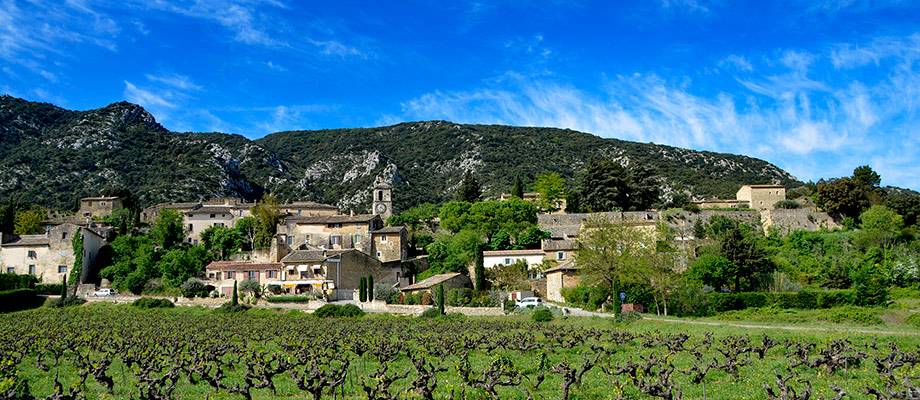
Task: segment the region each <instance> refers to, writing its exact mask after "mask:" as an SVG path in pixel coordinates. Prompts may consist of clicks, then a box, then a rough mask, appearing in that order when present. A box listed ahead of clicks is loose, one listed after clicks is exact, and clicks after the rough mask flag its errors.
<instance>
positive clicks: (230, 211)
mask: <svg viewBox="0 0 920 400" xmlns="http://www.w3.org/2000/svg"><path fill="white" fill-rule="evenodd" d="M244 215H245V216H249V210H248V209H246V210H245V211H244V210H243V209H242V208H238V207H235V206H232V205H209V206H203V205H199V206H198V207H195V208H193V209H191V210H189V211H187V212H185V214H184V224H185V231H186V233H185V240H186V242H188V243H191V244H198V242H199V241H200V240H201V233H202V232H204V231H205V230H207V229H208V228H211V227H214V226H224V227H227V228H233V227H234V226H236V221H238V220H239V219H240V218H243V216H244Z"/></svg>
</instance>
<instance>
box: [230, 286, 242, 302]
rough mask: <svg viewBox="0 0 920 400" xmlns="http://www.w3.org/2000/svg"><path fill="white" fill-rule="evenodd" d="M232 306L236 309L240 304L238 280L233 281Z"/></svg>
mask: <svg viewBox="0 0 920 400" xmlns="http://www.w3.org/2000/svg"><path fill="white" fill-rule="evenodd" d="M230 304H231V305H233V306H234V307H235V306H238V305H239V304H240V295H239V293H237V291H236V280H234V281H233V298H232V299H231V300H230Z"/></svg>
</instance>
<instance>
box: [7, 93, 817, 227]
mask: <svg viewBox="0 0 920 400" xmlns="http://www.w3.org/2000/svg"><path fill="white" fill-rule="evenodd" d="M0 139H2V140H0V142H2V144H0V198H4V199H7V198H10V197H16V196H19V197H26V198H27V199H28V198H32V199H33V200H32V201H33V202H35V203H38V204H41V205H43V206H46V207H50V208H57V209H64V210H68V209H74V208H75V207H76V205H77V204H76V203H77V199H78V198H79V197H83V196H89V195H96V194H98V192H99V191H101V190H103V189H104V188H106V187H125V188H128V189H129V190H131V191H132V192H133V193H135V196H136V197H137V200H138V203H139V204H140V205H149V204H154V203H157V202H162V201H189V200H199V199H206V198H210V197H218V196H238V197H244V198H249V199H253V198H258V197H259V196H261V194H262V193H263V192H265V191H270V192H272V193H275V194H276V195H278V197H279V198H280V199H281V200H283V201H285V200H287V201H289V200H313V201H320V202H325V203H329V204H335V205H337V206H339V207H340V208H341V209H342V210H343V211H347V210H354V211H355V212H366V211H367V210H368V206H369V193H370V192H369V191H370V187H371V185H372V184H373V182H374V181H375V180H376V179H377V178H384V179H385V180H387V181H388V182H390V183H391V184H393V185H394V191H393V195H394V206H395V207H396V209H397V211H399V210H404V209H406V208H408V207H410V206H413V205H417V204H420V203H423V202H433V203H439V202H443V201H447V200H450V199H451V198H452V196H453V190H454V189H455V188H456V186H457V185H459V181H460V177H461V176H462V174H463V172H464V171H466V170H468V169H472V170H473V171H474V173H475V174H476V175H477V178H478V179H479V180H480V182H481V183H482V185H483V188H484V190H485V195H486V196H491V197H495V196H497V195H498V194H499V193H501V192H502V191H505V192H507V191H508V190H510V187H511V186H512V182H513V180H514V176H515V175H518V174H519V175H521V176H522V178H523V179H524V180H525V182H527V181H532V179H533V178H534V177H535V176H536V175H537V174H540V173H543V172H549V171H555V172H557V173H559V174H560V175H561V176H562V177H563V178H565V179H566V180H567V181H569V182H573V179H574V178H575V176H576V173H577V171H578V170H579V169H580V167H581V166H583V165H584V163H585V162H587V161H588V160H589V159H590V158H591V157H604V158H611V159H614V160H617V161H620V162H622V163H624V164H629V163H644V164H647V165H650V166H652V167H654V168H655V169H656V170H657V172H658V173H659V174H660V176H661V177H662V187H663V188H664V192H665V194H666V195H669V194H673V193H676V192H678V191H686V192H690V193H691V194H692V195H693V196H694V197H696V198H703V197H711V196H717V195H719V196H734V191H735V190H737V188H738V187H740V185H741V184H744V183H775V184H783V185H786V186H788V187H795V186H799V185H801V184H802V183H801V182H799V181H798V180H797V179H796V178H795V177H793V176H792V175H791V174H789V173H788V172H786V171H783V170H782V169H780V168H778V167H776V166H775V165H773V164H771V163H769V162H766V161H764V160H760V159H756V158H752V157H747V156H742V155H734V154H727V153H715V152H708V151H696V150H689V149H683V148H679V147H673V146H666V145H657V144H651V143H638V142H629V141H624V140H619V139H610V138H601V137H598V136H595V135H592V134H589V133H584V132H578V131H574V130H569V129H560V128H539V127H513V126H506V125H464V124H456V123H453V122H449V121H440V120H432V121H419V122H404V123H400V124H395V125H390V126H383V127H374V128H342V129H323V130H314V131H284V132H276V133H272V134H269V135H266V136H265V137H262V138H259V139H254V140H251V139H248V138H245V137H243V136H241V135H237V134H227V133H218V132H210V133H192V132H172V131H169V130H167V129H166V128H164V127H163V126H162V125H160V124H159V123H157V122H156V119H155V118H154V116H153V115H151V114H150V113H149V112H147V111H146V110H145V109H144V108H143V107H141V106H139V105H136V104H132V103H128V102H117V103H112V104H110V105H108V106H105V107H101V108H98V109H94V110H86V111H71V110H66V109H63V108H61V107H58V106H55V105H53V104H49V103H35V102H30V101H27V100H23V99H18V98H14V97H11V96H8V95H3V96H0Z"/></svg>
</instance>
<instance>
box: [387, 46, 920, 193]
mask: <svg viewBox="0 0 920 400" xmlns="http://www.w3.org/2000/svg"><path fill="white" fill-rule="evenodd" d="M917 40H918V39H917V35H912V36H910V37H906V38H900V39H896V38H886V39H881V40H875V41H872V42H870V43H868V44H865V45H860V46H856V45H848V44H842V45H838V46H834V47H833V49H832V50H830V51H828V52H825V53H808V52H804V51H794V50H788V51H781V52H779V53H778V54H776V55H775V56H774V57H761V58H759V59H762V61H758V62H756V63H755V62H752V61H748V60H747V59H746V58H742V57H739V56H728V57H725V58H723V59H722V60H720V61H717V62H715V64H716V65H717V66H721V67H723V68H725V67H726V66H731V68H728V69H729V70H730V73H729V75H728V77H729V80H727V81H723V82H720V83H719V85H711V84H712V82H705V83H700V84H696V85H695V84H694V83H693V81H692V80H691V79H690V77H689V76H685V77H683V78H680V77H678V78H672V79H664V78H661V77H660V76H658V75H656V74H654V73H636V74H631V75H616V76H614V77H612V78H609V79H607V80H606V81H603V82H600V83H598V87H597V88H595V87H587V88H578V87H574V86H571V85H568V84H562V83H559V82H557V81H554V80H549V79H546V78H545V77H526V76H520V75H518V76H517V78H516V79H510V80H509V79H503V80H494V81H490V82H491V83H493V84H492V85H491V86H485V87H482V88H480V89H476V90H467V91H449V92H442V91H436V92H432V93H428V94H425V95H422V96H419V97H417V98H414V99H411V100H408V101H405V102H403V103H402V115H401V116H389V117H388V118H386V119H385V120H386V121H387V122H395V121H398V120H413V119H435V118H443V119H448V120H451V121H454V122H461V123H484V124H511V125H523V126H550V127H560V128H570V129H575V130H579V131H585V132H591V133H595V134H598V135H600V136H604V137H616V138H621V139H626V140H633V141H639V142H649V141H651V142H655V143H659V144H669V145H674V146H680V147H688V148H694V149H705V150H713V151H724V152H733V153H741V154H747V155H752V156H755V157H761V158H765V159H767V160H770V161H773V162H775V163H777V164H778V165H780V166H782V167H785V168H787V169H789V170H790V172H792V173H793V174H795V175H797V176H799V177H800V178H803V179H817V178H820V177H829V176H841V175H844V174H848V173H849V172H851V171H852V169H853V167H855V166H857V165H862V164H866V163H870V162H873V161H877V162H873V165H875V164H877V165H878V170H879V171H880V172H881V173H882V175H883V176H890V177H892V178H894V181H895V182H897V183H898V184H901V185H905V186H909V187H913V188H917V187H920V178H918V177H917V175H914V176H913V177H911V176H909V175H906V174H904V173H903V171H916V170H917V167H914V166H913V165H914V164H916V159H917V157H918V156H920V151H918V149H917V146H908V147H905V146H903V145H902V143H904V142H905V141H915V138H912V137H911V135H912V134H911V133H909V132H911V131H910V130H909V129H905V128H904V127H905V125H910V126H914V127H916V126H917V125H920V120H918V115H917V109H916V107H917V101H918V100H917V99H918V98H920V66H918V62H917V60H918V59H920V57H917V52H918V50H916V49H917V48H918V47H917V46H916V42H917ZM844 68H846V69H856V70H854V71H853V72H854V73H853V76H852V77H850V76H849V75H847V74H841V73H840V69H844ZM860 68H872V69H880V70H881V71H880V72H882V73H881V74H877V75H878V76H879V78H877V79H874V80H868V81H865V82H864V81H863V80H865V78H864V75H861V74H860V72H864V71H860V70H858V69H860ZM754 70H757V71H766V72H765V74H764V75H753V74H750V72H752V71H754ZM875 72H879V71H875ZM512 76H513V75H512ZM724 78H726V76H722V77H721V79H724ZM858 78H859V79H858ZM712 79H719V78H712ZM860 79H862V80H860ZM496 82H497V83H496ZM732 82H734V84H732ZM709 86H716V87H722V88H723V90H722V91H720V92H718V93H716V94H714V95H703V94H700V93H698V92H700V91H701V90H700V89H699V88H700V87H709ZM878 132H887V134H886V136H885V137H886V140H879V139H880V137H879V136H878V135H877V133H878ZM879 152H881V153H883V154H884V153H888V152H892V153H898V154H900V155H901V156H900V157H898V158H894V159H892V158H886V159H884V160H874V159H873V157H874V156H873V155H874V154H878V153H879ZM905 153H906V154H905ZM889 182H891V181H889Z"/></svg>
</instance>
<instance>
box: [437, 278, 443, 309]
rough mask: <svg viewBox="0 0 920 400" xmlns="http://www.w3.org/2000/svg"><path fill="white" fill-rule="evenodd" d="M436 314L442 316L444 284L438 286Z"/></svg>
mask: <svg viewBox="0 0 920 400" xmlns="http://www.w3.org/2000/svg"><path fill="white" fill-rule="evenodd" d="M438 313H439V314H441V315H444V284H443V283H441V284H439V285H438Z"/></svg>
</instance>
